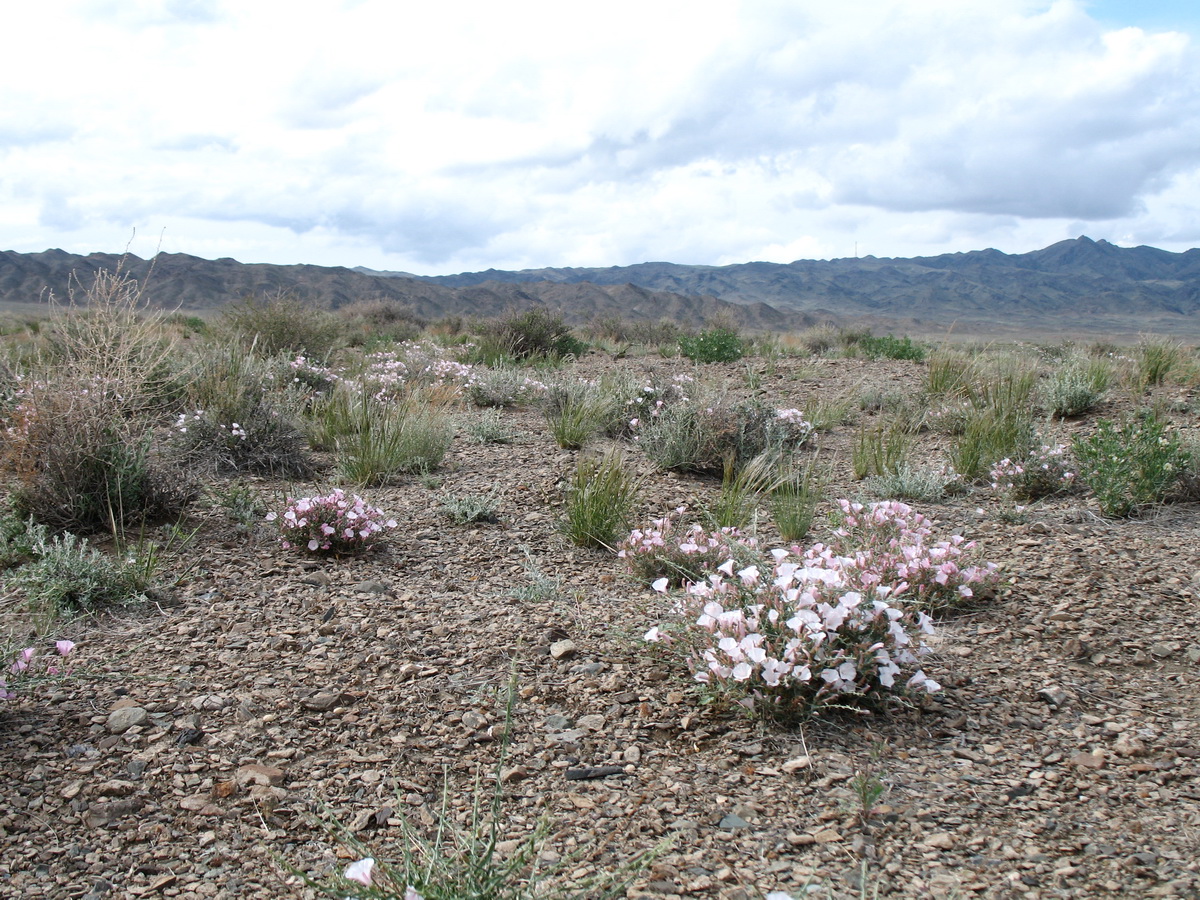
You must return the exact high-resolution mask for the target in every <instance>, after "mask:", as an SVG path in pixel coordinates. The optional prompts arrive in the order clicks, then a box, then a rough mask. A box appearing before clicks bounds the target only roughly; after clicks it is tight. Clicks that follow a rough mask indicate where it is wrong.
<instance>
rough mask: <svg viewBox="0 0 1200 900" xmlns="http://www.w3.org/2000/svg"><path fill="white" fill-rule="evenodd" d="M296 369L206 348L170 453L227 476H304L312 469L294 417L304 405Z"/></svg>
mask: <svg viewBox="0 0 1200 900" xmlns="http://www.w3.org/2000/svg"><path fill="white" fill-rule="evenodd" d="M300 359H301V360H303V357H301V358H300ZM305 362H307V361H305ZM302 368H305V367H304V366H301V365H298V364H297V362H296V360H292V361H291V363H290V364H289V363H286V362H285V361H284V360H283V359H282V358H276V359H263V358H262V357H260V356H256V355H255V354H253V353H251V352H250V350H248V349H246V348H244V347H242V346H241V345H238V344H225V345H216V346H211V347H209V348H207V350H206V352H205V353H204V354H203V355H202V356H201V358H200V360H199V362H198V363H197V364H196V366H195V374H194V378H193V380H192V382H191V384H190V385H189V386H188V393H187V399H188V407H189V410H190V411H189V412H184V413H180V414H179V416H178V418H177V419H176V421H175V424H174V426H173V432H174V438H173V441H174V444H175V447H176V449H177V451H178V452H179V453H180V454H182V455H184V456H185V457H186V458H187V459H189V460H191V461H192V463H193V464H194V465H197V466H210V467H212V468H213V469H214V470H215V471H217V472H221V473H226V474H227V473H233V472H240V473H253V474H257V475H275V476H279V477H283V478H307V477H309V476H311V475H312V474H313V472H314V471H315V465H314V463H313V460H312V457H311V456H310V455H309V453H308V447H307V445H306V442H305V436H304V433H303V431H302V430H301V428H300V424H299V415H298V411H299V409H300V407H301V406H302V405H303V403H304V401H305V392H304V390H303V388H304V386H305V385H304V382H302V381H299V379H300V377H301V376H300V375H299V374H297V373H298V372H299V371H300V370H301V369H302ZM289 376H290V378H289ZM296 385H298V386H299V387H298V388H297V387H294V386H296Z"/></svg>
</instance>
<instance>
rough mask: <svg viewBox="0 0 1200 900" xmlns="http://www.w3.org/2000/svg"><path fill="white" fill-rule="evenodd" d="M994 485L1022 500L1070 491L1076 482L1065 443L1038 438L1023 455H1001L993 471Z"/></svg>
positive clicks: (995, 487) (1038, 498)
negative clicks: (1013, 457)
mask: <svg viewBox="0 0 1200 900" xmlns="http://www.w3.org/2000/svg"><path fill="white" fill-rule="evenodd" d="M991 477H992V487H993V488H994V489H995V490H998V491H1003V492H1005V493H1007V494H1009V495H1010V496H1011V497H1012V498H1013V499H1015V500H1020V501H1032V500H1041V499H1042V498H1044V497H1053V496H1054V495H1055V494H1062V493H1065V492H1066V491H1069V490H1070V489H1071V488H1072V487H1073V486H1074V485H1075V472H1074V470H1073V467H1072V466H1071V465H1070V459H1069V456H1068V454H1067V447H1066V445H1065V444H1053V445H1051V444H1045V443H1041V442H1040V441H1039V442H1037V446H1036V449H1031V450H1030V451H1029V453H1028V454H1026V456H1025V457H1024V458H1023V459H1018V460H1015V461H1014V460H1011V459H1007V458H1006V459H1002V460H1000V461H999V462H998V463H996V464H995V465H994V466H992V471H991Z"/></svg>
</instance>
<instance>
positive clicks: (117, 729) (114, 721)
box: [104, 706, 150, 734]
mask: <svg viewBox="0 0 1200 900" xmlns="http://www.w3.org/2000/svg"><path fill="white" fill-rule="evenodd" d="M148 721H150V713H149V712H147V711H146V708H145V707H142V706H123V707H121V708H120V709H114V710H113V711H112V712H111V713H109V714H108V719H107V720H106V721H105V723H104V726H105V727H106V728H107V729H108V731H109V733H110V734H124V733H125V732H126V731H128V730H129V729H130V728H133V727H135V726H137V725H145V724H146V723H147V722H148Z"/></svg>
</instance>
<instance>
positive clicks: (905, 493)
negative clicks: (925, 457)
mask: <svg viewBox="0 0 1200 900" xmlns="http://www.w3.org/2000/svg"><path fill="white" fill-rule="evenodd" d="M957 484H958V473H957V472H955V471H954V470H953V469H947V468H946V467H945V466H939V467H936V468H935V467H933V466H913V465H911V464H910V463H908V462H907V461H906V462H903V463H901V464H900V465H899V466H897V467H896V468H895V469H894V470H892V471H890V472H885V473H883V474H880V475H872V476H870V477H868V478H867V479H866V481H865V483H864V486H865V487H866V489H867V491H868V492H869V493H870V494H871V495H872V496H875V497H878V498H880V499H884V500H918V501H922V502H926V503H929V502H934V501H938V500H943V499H945V497H946V495H947V494H948V493H949V492H950V491H951V489H952V488H953V487H955V486H956V485H957Z"/></svg>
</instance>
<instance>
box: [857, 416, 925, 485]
mask: <svg viewBox="0 0 1200 900" xmlns="http://www.w3.org/2000/svg"><path fill="white" fill-rule="evenodd" d="M914 442H915V437H914V434H913V431H912V429H911V428H910V427H908V424H907V423H906V422H904V421H902V420H899V419H893V420H892V421H890V422H885V423H883V424H880V425H875V426H866V425H863V426H862V427H860V428H859V430H858V437H857V439H856V440H855V442H854V447H853V448H852V450H851V457H850V462H851V466H852V467H853V469H854V477H855V478H857V479H858V480H859V481H861V480H862V479H864V478H867V477H869V476H871V475H875V476H879V475H891V474H894V473H895V472H897V471H899V470H900V469H901V468H903V467H905V466H906V465H907V464H908V457H909V454H910V453H911V452H912V448H913V444H914Z"/></svg>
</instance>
